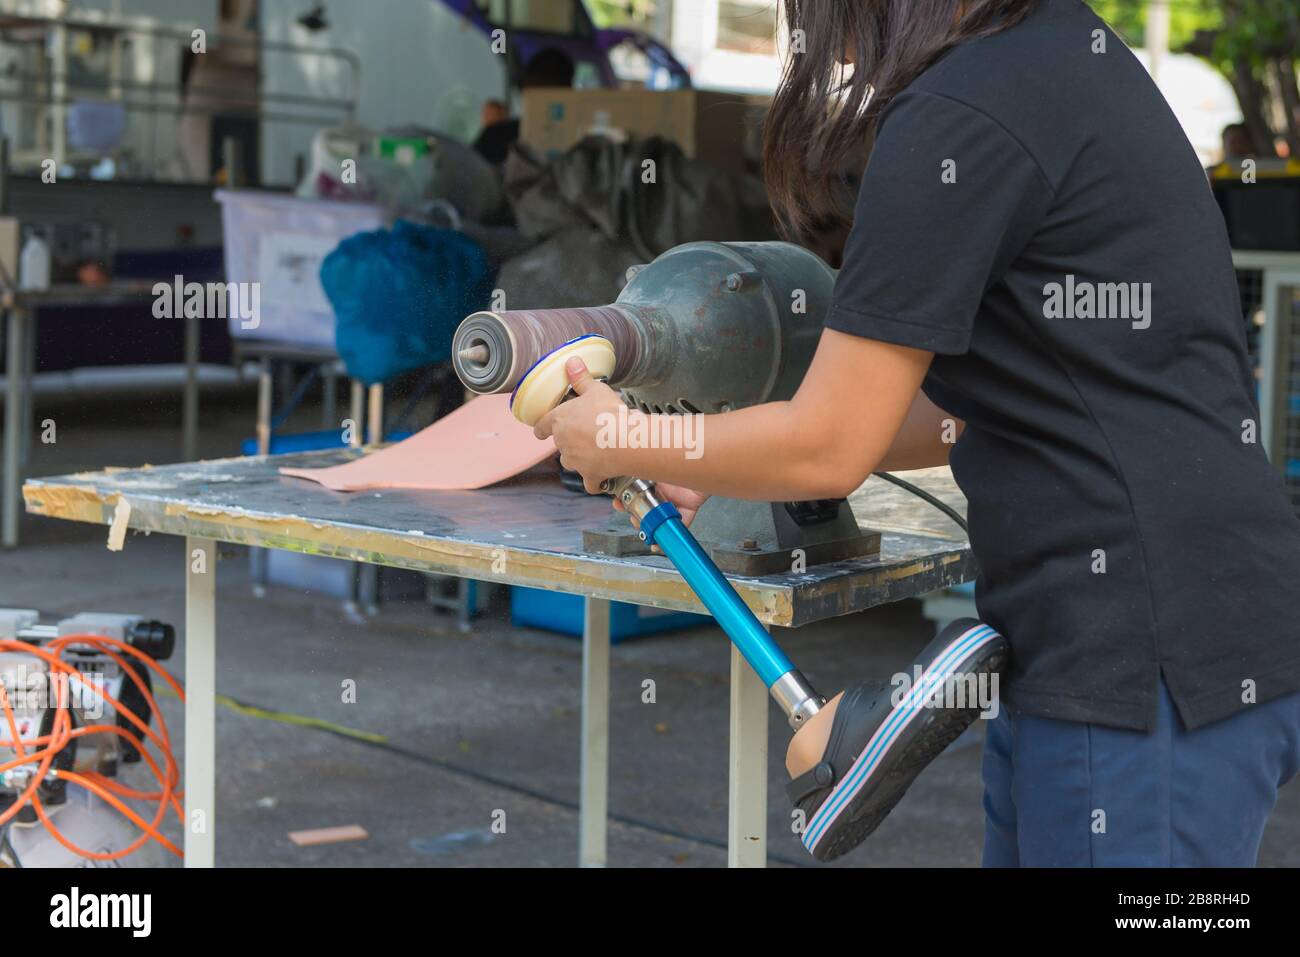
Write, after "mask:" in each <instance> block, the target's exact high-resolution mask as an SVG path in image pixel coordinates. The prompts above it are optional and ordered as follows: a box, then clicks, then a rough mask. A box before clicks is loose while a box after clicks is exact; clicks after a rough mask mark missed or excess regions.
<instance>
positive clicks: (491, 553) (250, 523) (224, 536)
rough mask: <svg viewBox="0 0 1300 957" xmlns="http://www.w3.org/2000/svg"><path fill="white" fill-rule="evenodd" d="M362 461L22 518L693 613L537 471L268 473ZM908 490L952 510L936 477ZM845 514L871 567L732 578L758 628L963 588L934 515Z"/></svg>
mask: <svg viewBox="0 0 1300 957" xmlns="http://www.w3.org/2000/svg"><path fill="white" fill-rule="evenodd" d="M358 454H359V453H358V451H357V450H353V449H339V450H333V451H328V452H310V453H304V454H294V455H277V456H250V457H245V458H234V459H220V460H215V461H207V462H190V463H181V464H177V465H166V466H158V467H150V466H144V467H142V468H138V469H109V470H105V471H102V472H83V473H79V474H75V475H62V476H55V477H49V478H40V479H31V480H29V481H28V482H27V483H26V484H25V485H24V487H23V495H24V498H25V500H26V505H27V510H28V511H29V512H31V513H34V514H38V515H46V516H51V517H54V518H63V519H68V520H72V521H80V522H90V523H95V524H102V525H112V524H114V521H115V519H116V522H117V524H118V526H119V529H118V530H119V532H120V531H121V528H120V526H122V525H125V527H126V528H129V529H134V530H138V531H147V532H161V533H164V534H171V535H182V536H191V537H195V538H204V539H212V540H216V541H220V542H230V543H236V544H243V545H251V546H261V547H266V548H280V549H285V550H289V551H295V552H302V553H307V554H313V555H325V556H329V557H333V558H342V559H350V560H354V561H362V562H370V563H374V564H379V565H390V566H395V567H400V568H411V569H416V570H419V571H427V572H436V573H440V574H447V575H455V576H458V577H464V578H475V579H480V580H484V581H498V582H503V583H507V584H516V585H529V586H533V587H538V588H546V589H551V590H555V591H562V592H571V593H575V594H582V595H590V596H593V597H597V598H608V599H613V600H617V601H627V602H633V603H636V604H641V605H650V606H653V607H658V608H667V609H676V610H683V611H699V610H700V609H701V605H700V603H699V601H698V599H696V597H695V595H694V594H693V593H692V592H691V590H690V588H689V587H688V586H687V585H686V583H685V582H684V581H683V579H682V577H681V576H680V575H679V574H678V573H677V571H676V570H675V569H674V568H673V567H672V565H671V563H669V562H668V560H667V559H666V558H663V557H661V556H641V557H611V556H606V555H591V554H588V553H586V552H584V551H583V549H582V531H583V529H584V528H591V527H596V526H599V525H602V524H604V523H605V522H606V521H607V520H608V518H609V515H610V505H609V500H608V499H606V498H604V497H591V496H585V495H580V494H577V493H574V492H570V491H568V490H567V489H565V488H563V487H562V486H561V485H560V483H559V480H558V475H557V473H556V472H555V471H554V468H553V466H551V465H550V464H549V463H548V464H545V465H543V466H539V467H538V468H537V469H534V470H532V471H530V472H528V473H525V474H524V475H522V476H519V477H517V478H516V479H513V480H511V481H509V482H504V483H501V484H499V485H496V486H493V487H492V488H488V489H482V490H478V491H470V492H412V491H394V490H385V491H378V492H376V491H367V492H334V491H331V490H329V489H326V488H324V487H323V486H320V485H317V484H316V483H314V482H310V481H306V480H303V479H294V478H288V477H285V476H282V475H280V474H279V472H278V470H279V468H280V467H281V466H297V467H308V468H310V467H324V466H328V465H337V464H340V463H342V462H346V461H348V460H350V459H351V458H354V457H355V456H356V455H358ZM907 478H908V480H909V481H913V482H914V483H915V484H917V485H920V486H922V487H924V488H925V489H926V490H927V491H929V492H931V493H932V494H935V495H937V496H938V497H940V498H942V499H944V500H945V501H947V502H949V503H950V504H953V505H955V506H956V507H957V508H958V509H959V510H962V509H964V501H963V499H962V497H961V493H960V492H959V491H958V490H957V488H956V485H955V484H954V483H953V481H952V478H951V476H950V475H949V473H948V470H947V469H929V470H925V471H922V472H913V473H909V474H908V476H907ZM123 501H124V502H125V504H120V503H122V502H123ZM851 502H852V505H853V510H854V513H855V515H856V516H857V518H858V521H859V522H860V523H861V524H863V525H865V526H868V527H871V528H874V529H877V530H879V531H881V532H882V533H883V534H882V540H881V553H880V555H879V556H878V557H876V558H872V559H863V560H854V561H843V562H833V563H828V564H824V565H814V566H812V567H810V568H808V569H807V570H806V571H804V572H801V573H787V574H780V575H766V576H763V577H759V578H741V577H732V578H731V581H732V584H733V585H734V586H735V587H736V590H737V591H738V592H739V594H740V595H741V597H742V598H743V599H744V600H745V602H746V603H747V604H748V605H749V607H750V608H751V609H752V610H753V612H754V614H755V615H756V616H757V617H758V618H759V620H760V621H762V622H764V623H765V624H769V625H778V626H798V625H803V624H808V623H810V622H814V621H819V620H823V619H827V618H833V617H836V616H839V615H845V614H849V613H851V612H855V611H860V610H862V609H865V608H870V607H873V606H875V605H879V604H883V603H885V602H891V601H897V600H900V599H903V598H910V597H915V596H917V595H920V594H923V593H925V592H928V591H933V590H935V589H938V588H943V587H947V586H949V585H954V584H958V583H960V582H963V581H966V580H968V579H969V578H971V577H973V576H974V574H975V563H974V559H973V558H972V556H971V553H970V548H969V545H968V543H967V541H966V539H965V537H964V535H963V534H962V533H961V531H960V529H958V528H957V527H956V526H955V525H954V524H953V523H952V522H951V520H950V519H948V518H947V517H946V516H944V515H943V514H942V513H940V512H939V511H938V510H936V509H935V508H933V507H932V506H930V505H928V504H927V503H925V502H923V501H921V500H920V499H918V498H917V497H915V496H913V495H910V494H909V493H907V492H906V491H904V490H901V489H897V488H895V487H894V486H892V485H889V484H887V483H885V482H883V481H881V480H880V479H875V478H873V479H871V480H870V481H869V482H868V483H867V484H866V485H864V486H863V487H862V489H860V490H859V491H858V492H857V493H856V494H855V495H854V496H853V498H852V499H851ZM126 547H127V548H128V549H129V548H130V544H129V542H128V543H127V546H126Z"/></svg>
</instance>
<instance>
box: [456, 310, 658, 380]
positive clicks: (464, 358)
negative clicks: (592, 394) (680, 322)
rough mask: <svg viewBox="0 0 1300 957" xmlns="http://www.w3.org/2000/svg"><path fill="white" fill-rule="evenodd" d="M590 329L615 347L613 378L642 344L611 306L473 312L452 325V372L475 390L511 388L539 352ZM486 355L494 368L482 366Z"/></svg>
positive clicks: (637, 356) (626, 368) (619, 375)
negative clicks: (454, 327) (454, 350)
mask: <svg viewBox="0 0 1300 957" xmlns="http://www.w3.org/2000/svg"><path fill="white" fill-rule="evenodd" d="M593 333H594V334H596V335H600V336H603V337H605V338H606V339H608V340H609V341H610V343H611V344H612V345H613V346H614V352H615V355H616V356H617V357H618V360H617V365H616V366H615V368H614V374H613V379H614V381H617V380H619V379H622V378H624V377H625V376H626V375H627V374H628V372H629V371H630V370H631V369H633V368H635V367H636V364H637V362H638V361H639V360H640V357H641V351H642V346H643V342H642V333H641V331H640V329H639V328H638V326H637V324H635V323H634V322H633V321H632V320H631V319H630V318H629V317H628V316H627V314H626V313H625V312H624V311H623V310H622V309H619V308H617V307H615V306H590V307H581V308H572V309H517V310H510V311H507V312H480V313H476V314H474V315H473V316H471V317H470V318H469V319H467V320H465V323H463V324H462V326H461V328H460V329H459V330H457V334H456V343H457V346H458V349H457V355H456V366H457V372H458V373H460V374H461V378H462V380H464V381H465V384H466V385H467V386H468V387H469V388H471V389H473V390H474V391H475V392H480V393H491V392H510V391H511V390H513V389H514V387H515V386H516V385H518V384H519V380H520V379H522V378H523V377H524V375H525V374H526V373H527V372H528V370H529V369H531V368H532V367H533V365H534V364H535V363H536V362H537V361H538V360H539V359H541V358H542V357H543V356H545V355H547V354H549V353H551V352H553V351H554V350H555V349H557V348H559V347H560V346H562V345H564V343H566V342H568V341H570V340H572V339H576V338H578V337H579V336H583V335H590V334H593ZM489 343H490V345H489ZM489 356H490V357H491V361H492V363H493V368H486V367H485V366H484V363H487V362H488V361H489Z"/></svg>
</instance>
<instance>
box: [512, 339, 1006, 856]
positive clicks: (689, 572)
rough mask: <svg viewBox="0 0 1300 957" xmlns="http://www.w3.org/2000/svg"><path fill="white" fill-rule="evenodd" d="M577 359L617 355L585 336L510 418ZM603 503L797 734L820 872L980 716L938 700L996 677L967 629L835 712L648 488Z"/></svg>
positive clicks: (532, 407) (540, 369)
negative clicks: (621, 517) (629, 525)
mask: <svg viewBox="0 0 1300 957" xmlns="http://www.w3.org/2000/svg"><path fill="white" fill-rule="evenodd" d="M574 356H577V357H579V358H581V359H582V360H583V361H584V362H585V363H586V365H587V368H588V369H589V370H590V372H591V374H592V376H593V377H595V378H598V379H607V378H609V377H610V375H611V374H612V373H613V371H614V368H615V365H616V357H615V353H614V347H613V345H612V344H611V343H610V341H609V340H608V339H605V338H604V337H602V336H598V335H587V336H580V337H579V338H577V339H573V340H571V341H570V342H568V343H566V344H564V345H562V346H560V347H559V348H558V349H555V350H554V351H553V352H550V353H549V354H547V355H545V356H543V357H542V358H541V359H540V360H538V361H537V362H536V363H535V364H534V365H533V367H532V368H531V369H530V370H529V371H528V372H527V373H526V374H525V375H524V376H523V378H522V379H521V380H520V381H519V383H518V385H517V386H516V388H515V390H514V393H513V394H512V396H511V410H512V411H513V412H514V414H515V417H516V418H518V419H519V420H520V421H521V422H523V423H525V424H526V425H535V424H536V423H537V422H538V421H539V420H540V419H541V418H542V417H543V416H544V415H546V413H547V412H549V411H550V410H551V409H553V408H555V406H556V405H558V404H559V403H560V402H561V401H562V400H563V399H564V398H565V397H566V396H567V393H568V391H569V383H568V377H567V375H566V373H565V368H564V366H565V363H566V361H567V360H568V359H570V358H572V357H574ZM603 489H604V491H605V492H607V493H608V494H610V495H613V496H614V497H616V498H617V499H618V500H619V501H620V502H621V504H622V506H623V508H624V509H626V510H627V512H628V513H629V514H630V515H631V516H632V517H633V518H635V519H636V521H637V524H638V525H639V528H640V532H639V534H640V538H641V539H642V540H643V541H644V542H645V543H646V544H647V545H654V546H658V547H659V549H660V550H661V551H662V552H663V553H664V555H665V556H666V557H667V558H668V560H669V561H671V562H672V563H673V565H674V566H675V567H676V568H677V570H678V571H679V572H680V573H681V575H682V578H684V579H685V580H686V583H687V584H688V585H689V586H690V587H691V589H692V590H693V591H694V592H695V594H696V595H697V596H698V597H699V599H700V601H701V603H703V605H704V607H705V608H707V609H708V611H709V613H710V614H711V615H713V617H714V618H715V619H716V620H717V622H718V624H719V626H720V627H721V628H722V630H723V631H725V632H726V633H727V635H728V637H730V639H731V641H732V642H733V643H734V644H735V646H736V648H737V650H739V651H740V653H741V655H742V656H744V658H745V660H746V661H747V662H748V663H749V665H750V667H752V668H753V669H754V671H755V672H756V673H757V674H758V676H759V677H760V678H761V679H762V680H763V683H764V685H766V686H767V689H768V692H769V693H770V694H771V696H772V699H773V700H774V701H775V702H776V703H777V705H778V706H779V707H780V709H781V711H782V713H783V714H784V715H785V716H786V720H787V721H788V722H789V724H790V727H791V728H792V729H793V730H794V732H795V734H794V737H793V739H792V740H791V742H790V747H789V749H788V751H787V753H786V770H787V771H788V772H789V773H790V776H791V778H792V780H791V783H790V785H789V793H790V797H791V800H792V801H793V802H794V804H795V806H796V807H797V808H798V809H800V810H801V811H802V812H803V815H804V821H803V824H804V826H803V829H802V830H803V842H804V846H805V847H806V848H807V849H808V851H809V852H810V853H812V855H813V856H814V857H815V858H817V859H818V860H831V859H833V858H835V857H839V856H840V855H842V854H844V853H845V852H847V851H849V850H851V849H852V848H854V847H856V846H857V845H858V844H860V843H861V842H862V841H863V840H865V839H866V837H867V836H868V835H869V834H871V832H872V831H874V830H875V829H876V827H877V826H878V825H879V823H880V822H881V821H882V820H884V818H885V816H886V815H887V814H888V813H889V811H890V810H892V809H893V807H894V805H895V804H896V803H897V802H898V801H899V799H900V798H901V797H902V796H903V793H904V792H905V791H906V790H907V787H908V786H909V785H910V784H911V783H912V781H913V780H914V779H915V777H916V775H917V774H919V773H920V772H921V770H922V769H924V768H925V766H926V765H927V764H929V762H930V761H931V760H932V759H933V758H934V757H935V756H937V755H938V754H939V753H940V752H941V751H942V750H943V749H944V747H946V746H947V744H948V743H949V742H950V741H952V740H953V739H954V738H956V737H957V736H958V735H960V734H961V732H962V731H964V730H965V729H966V727H967V726H969V725H970V723H971V722H972V721H974V720H975V717H976V716H977V715H978V714H979V711H980V705H979V697H978V695H976V696H975V698H974V700H969V701H966V700H964V701H963V702H962V704H961V705H960V706H955V707H949V706H948V704H949V702H947V701H945V700H939V701H938V703H937V705H936V699H937V698H940V697H941V695H942V693H943V692H944V691H945V689H946V688H949V687H950V686H951V684H952V681H953V679H954V678H955V677H956V678H959V679H960V680H963V681H966V680H968V676H971V677H974V678H975V680H976V682H977V683H978V681H980V680H985V679H988V678H989V676H992V675H996V673H997V672H998V671H999V669H1000V668H1001V667H1002V664H1003V662H1004V661H1005V659H1006V656H1007V645H1006V641H1005V639H1003V638H1002V636H1000V635H999V634H998V633H997V632H995V631H994V630H993V629H992V628H989V627H988V626H987V625H982V624H980V623H979V622H977V621H973V620H971V619H963V620H961V621H958V622H954V623H953V624H952V625H950V626H949V627H948V628H946V629H945V630H944V631H943V633H941V634H940V635H939V636H938V637H937V638H936V639H935V640H934V641H933V642H931V644H930V645H929V646H928V647H927V648H926V649H925V651H924V652H923V653H922V655H921V656H920V658H919V659H918V660H917V662H916V665H915V666H914V668H913V671H912V673H911V674H910V675H908V676H905V677H907V678H908V686H907V687H904V688H900V687H899V686H898V684H897V683H885V682H869V683H865V684H862V685H858V686H856V687H854V688H851V689H849V690H847V691H845V692H843V693H841V694H839V695H836V696H835V698H833V699H832V700H831V701H829V702H827V701H826V699H825V698H824V697H822V696H821V695H820V694H818V693H817V691H816V690H815V689H814V688H813V686H812V685H811V684H810V683H809V681H808V679H807V678H805V677H804V675H803V674H802V673H800V671H799V670H798V669H797V668H796V667H795V666H794V664H793V662H791V661H790V659H789V658H788V657H787V656H786V654H785V652H783V651H782V650H781V648H780V646H779V645H777V643H776V642H775V641H774V640H773V639H772V636H771V635H770V634H768V632H767V630H766V629H765V628H764V627H763V626H762V624H761V623H760V622H759V621H758V619H757V618H755V617H754V614H753V613H752V612H751V611H750V610H749V608H748V606H746V605H745V603H744V602H743V601H742V600H741V599H740V596H739V595H737V594H736V592H735V589H733V588H732V587H731V585H730V583H728V581H727V579H726V577H725V576H724V575H723V574H722V572H720V571H719V570H718V567H717V565H715V564H714V562H713V561H712V560H711V559H710V558H709V556H708V554H707V553H706V552H705V551H704V549H703V548H701V547H700V544H699V543H698V542H697V541H696V540H695V537H694V536H693V535H692V534H691V533H690V531H689V530H688V529H687V528H686V525H685V524H684V523H683V522H682V518H681V515H680V514H679V513H678V511H677V509H676V508H675V507H674V506H673V504H672V503H671V502H668V501H665V500H664V499H662V498H661V497H660V496H659V495H658V494H657V493H656V490H655V485H654V483H653V482H648V481H645V480H643V479H638V478H631V477H624V478H616V479H609V480H607V481H606V482H605V483H604V487H603Z"/></svg>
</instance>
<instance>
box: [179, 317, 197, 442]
mask: <svg viewBox="0 0 1300 957" xmlns="http://www.w3.org/2000/svg"><path fill="white" fill-rule="evenodd" d="M198 457H199V317H198V316H186V317H185V389H184V391H183V392H182V394H181V461H183V462H193V461H195V460H196V459H198Z"/></svg>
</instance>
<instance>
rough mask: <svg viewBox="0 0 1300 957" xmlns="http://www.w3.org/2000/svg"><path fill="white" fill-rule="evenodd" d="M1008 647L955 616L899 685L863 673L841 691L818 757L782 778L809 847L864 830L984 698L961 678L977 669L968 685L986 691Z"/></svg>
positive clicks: (829, 845) (848, 844)
mask: <svg viewBox="0 0 1300 957" xmlns="http://www.w3.org/2000/svg"><path fill="white" fill-rule="evenodd" d="M1009 657H1010V646H1009V645H1008V643H1007V640H1006V639H1005V638H1003V637H1002V636H1001V635H1000V634H998V633H997V632H996V631H994V630H993V629H992V628H990V627H989V626H988V625H985V624H982V623H980V622H978V621H976V620H974V619H973V618H961V619H958V620H957V621H954V622H952V624H950V625H948V627H946V628H944V629H943V631H941V632H939V634H938V635H937V636H936V637H935V639H934V640H933V641H931V642H930V643H929V644H928V645H926V647H925V650H924V651H922V652H921V654H920V655H919V656H918V657H917V659H916V661H915V663H914V667H913V671H912V673H911V674H909V675H907V679H908V682H907V683H906V684H905V685H903V686H902V687H900V685H899V683H890V682H884V681H867V682H863V683H862V684H859V685H856V686H854V687H852V688H850V689H848V690H847V691H845V692H844V696H843V697H842V698H841V699H840V703H839V705H837V707H836V710H835V718H834V721H833V722H832V724H831V733H830V738H829V739H828V741H827V743H826V750H825V752H824V753H823V755H822V759H821V761H820V762H819V763H818V764H817V765H816V766H815V767H814V768H812V770H810V771H808V772H807V773H805V774H802V775H800V776H799V777H797V778H795V779H794V780H793V781H791V782H790V783H789V784H788V785H787V786H786V789H787V791H788V793H789V795H790V799H791V801H793V803H794V805H795V807H796V808H798V809H800V810H802V811H803V812H804V821H805V824H804V828H803V844H804V847H806V848H807V849H808V852H809V853H810V854H812V856H813V857H815V858H816V859H817V860H819V861H830V860H834V859H835V858H837V857H840V856H841V855H843V854H846V853H847V852H849V851H851V850H853V848H855V847H857V846H858V845H859V844H861V843H862V842H863V841H864V840H866V839H867V837H869V836H870V835H871V833H872V832H873V831H875V829H876V828H877V827H879V826H880V822H881V821H883V820H884V819H885V817H886V816H887V815H888V814H889V812H890V811H892V810H893V809H894V805H896V804H897V803H898V802H899V800H901V799H902V797H903V794H904V793H906V791H907V789H908V788H909V787H910V786H911V784H912V782H913V781H914V780H916V776H917V775H918V774H920V773H921V771H922V770H924V769H925V767H926V766H927V765H928V764H929V763H930V762H931V761H933V760H934V759H935V758H936V757H938V756H939V754H940V753H941V752H942V751H943V749H944V748H946V747H947V746H948V745H949V744H950V743H952V741H954V740H955V739H956V738H957V737H958V736H959V735H960V734H961V733H962V732H963V731H965V730H966V729H967V728H968V727H970V725H971V724H972V723H973V722H974V721H975V719H976V718H977V717H978V716H979V715H980V713H981V712H982V711H983V710H984V708H985V707H987V705H988V703H989V702H988V701H987V700H985V701H984V702H983V703H981V701H980V700H975V701H970V700H968V698H967V696H966V691H967V690H970V689H968V687H967V686H966V685H964V682H965V681H967V680H968V679H969V676H971V675H975V676H978V677H977V678H976V686H975V689H973V690H975V691H976V698H977V699H979V698H983V697H985V694H984V691H985V689H986V688H987V687H988V678H987V676H988V675H996V674H998V673H999V672H1000V671H1001V670H1002V668H1003V666H1004V665H1005V664H1006V662H1007V660H1008V658H1009ZM917 666H919V668H920V669H921V671H920V679H919V680H914V678H915V676H916V674H917V672H916V670H915V668H916V667H917ZM994 690H996V688H994Z"/></svg>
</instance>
